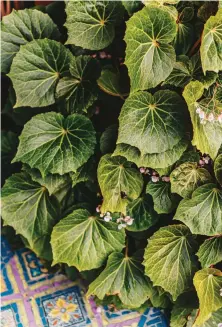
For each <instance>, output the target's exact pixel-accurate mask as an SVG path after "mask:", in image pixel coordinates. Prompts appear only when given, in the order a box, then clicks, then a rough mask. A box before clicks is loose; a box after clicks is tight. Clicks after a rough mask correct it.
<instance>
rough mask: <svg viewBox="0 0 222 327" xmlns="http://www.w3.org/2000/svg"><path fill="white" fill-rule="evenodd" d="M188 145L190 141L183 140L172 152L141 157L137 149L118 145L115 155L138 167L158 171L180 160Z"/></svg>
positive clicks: (126, 145)
mask: <svg viewBox="0 0 222 327" xmlns="http://www.w3.org/2000/svg"><path fill="white" fill-rule="evenodd" d="M187 145H188V141H186V140H184V139H182V140H181V141H179V142H178V143H177V144H176V145H175V146H174V147H173V149H172V150H167V151H165V152H160V153H152V154H144V155H141V152H140V151H139V149H137V148H136V147H134V146H131V145H128V144H124V143H120V144H117V146H116V149H115V151H114V155H118V156H123V157H125V158H126V159H127V160H128V161H131V162H134V163H135V164H136V165H137V166H138V167H150V168H153V169H156V170H158V169H159V168H160V169H162V168H166V167H169V166H171V165H173V164H174V163H175V162H176V161H177V160H178V159H180V157H181V155H182V154H183V152H184V151H185V150H186V148H187Z"/></svg>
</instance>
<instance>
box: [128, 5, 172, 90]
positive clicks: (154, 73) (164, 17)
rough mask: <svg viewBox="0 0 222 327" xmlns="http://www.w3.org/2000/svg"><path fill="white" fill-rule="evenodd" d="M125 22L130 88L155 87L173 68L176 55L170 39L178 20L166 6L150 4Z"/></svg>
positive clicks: (143, 88)
mask: <svg viewBox="0 0 222 327" xmlns="http://www.w3.org/2000/svg"><path fill="white" fill-rule="evenodd" d="M126 26H127V28H126V34H125V38H124V40H125V42H126V60H125V64H126V66H127V68H128V70H129V76H130V79H131V91H132V92H134V91H137V90H145V89H149V88H153V87H155V86H157V85H158V84H159V83H160V82H162V81H164V80H165V79H166V78H167V77H168V76H169V74H170V73H171V71H172V70H173V65H174V63H175V60H176V56H175V51H174V48H173V47H172V45H170V44H169V43H170V42H171V41H173V39H174V37H175V36H176V21H175V19H174V17H172V16H171V14H170V13H169V12H168V11H167V10H166V9H164V7H153V6H148V7H144V8H143V9H142V10H140V11H139V12H137V13H135V14H134V15H133V16H132V17H131V18H130V19H129V20H128V21H127V23H126ZM163 26H167V28H163Z"/></svg>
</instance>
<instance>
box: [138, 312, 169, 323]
mask: <svg viewBox="0 0 222 327" xmlns="http://www.w3.org/2000/svg"><path fill="white" fill-rule="evenodd" d="M138 327H168V324H167V321H166V319H165V316H164V314H163V313H162V311H160V310H159V309H155V308H149V309H147V310H146V311H145V312H144V314H143V315H142V316H141V318H140V321H139V323H138Z"/></svg>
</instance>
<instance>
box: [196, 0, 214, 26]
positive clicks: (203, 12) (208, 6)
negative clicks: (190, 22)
mask: <svg viewBox="0 0 222 327" xmlns="http://www.w3.org/2000/svg"><path fill="white" fill-rule="evenodd" d="M217 7H218V3H217V2H215V1H207V2H203V5H202V6H201V7H200V8H199V9H198V11H197V17H198V18H200V19H201V20H202V21H203V22H204V23H206V21H207V20H208V19H209V18H210V16H215V14H216V12H217V9H218V8H217Z"/></svg>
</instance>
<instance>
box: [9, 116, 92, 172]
mask: <svg viewBox="0 0 222 327" xmlns="http://www.w3.org/2000/svg"><path fill="white" fill-rule="evenodd" d="M95 143H96V139H95V131H94V129H93V126H92V123H91V122H90V120H89V119H88V118H87V117H85V116H82V115H79V114H73V115H70V116H68V117H67V118H64V117H63V116H62V115H61V114H59V113H55V112H47V113H45V114H40V115H37V116H35V117H33V118H32V119H31V120H30V121H29V122H28V123H27V124H25V127H24V129H23V131H22V134H21V136H20V144H19V147H18V152H17V154H16V157H15V159H14V162H15V161H22V162H24V163H27V164H29V166H31V167H32V168H38V169H39V170H40V171H41V173H42V175H45V174H47V173H49V172H50V173H52V174H60V175H63V174H65V173H68V172H70V171H76V169H78V168H79V167H80V166H82V165H83V164H84V163H85V162H86V161H87V160H88V159H89V157H90V156H91V155H92V154H93V152H94V147H95Z"/></svg>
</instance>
